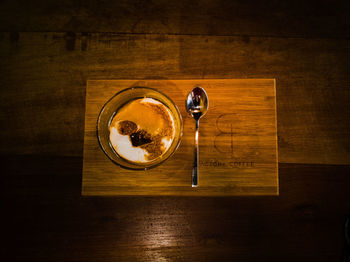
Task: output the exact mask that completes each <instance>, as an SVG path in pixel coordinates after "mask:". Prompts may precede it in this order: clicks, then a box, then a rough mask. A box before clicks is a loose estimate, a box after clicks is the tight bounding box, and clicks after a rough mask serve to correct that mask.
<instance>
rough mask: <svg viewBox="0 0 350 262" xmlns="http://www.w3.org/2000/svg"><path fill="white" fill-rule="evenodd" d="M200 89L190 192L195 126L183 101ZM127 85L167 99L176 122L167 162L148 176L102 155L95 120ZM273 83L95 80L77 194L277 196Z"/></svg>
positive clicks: (89, 85)
mask: <svg viewBox="0 0 350 262" xmlns="http://www.w3.org/2000/svg"><path fill="white" fill-rule="evenodd" d="M196 85H199V86H201V87H203V88H204V89H205V90H206V91H207V94H208V96H209V99H210V102H209V103H210V108H209V110H208V112H207V114H206V115H205V117H203V118H202V119H201V121H200V126H201V127H200V147H199V151H200V161H199V173H200V176H199V187H198V188H196V189H193V188H192V187H191V170H192V164H193V148H194V143H193V140H194V121H193V119H192V118H191V117H190V116H189V115H188V114H187V113H186V110H185V106H184V100H185V97H186V95H187V94H188V92H189V91H190V90H191V89H192V88H193V87H194V86H196ZM132 86H148V87H152V88H155V89H158V90H160V91H162V92H164V93H165V94H166V95H168V96H169V97H171V98H172V99H173V101H174V102H175V104H177V106H178V108H179V110H180V112H181V115H182V118H183V136H182V139H181V144H180V146H179V148H178V149H177V151H176V153H175V155H174V156H172V157H171V158H170V159H168V160H167V161H166V162H165V163H163V164H162V165H160V166H158V167H156V168H154V169H150V170H147V171H132V170H125V169H123V168H120V167H118V166H116V165H115V164H113V163H112V162H111V161H110V160H109V159H108V158H107V157H106V156H105V155H104V154H103V152H102V150H101V149H100V147H99V144H98V140H97V137H96V121H97V117H98V115H99V112H100V111H101V109H102V107H103V105H104V104H105V102H106V101H107V100H108V99H109V98H110V97H112V96H113V95H114V94H115V93H117V92H119V91H121V90H123V89H125V88H129V87H132ZM275 100H276V97H275V81H274V80H264V79H250V80H244V79H243V80H237V79H236V80H235V79H212V80H203V79H196V80H138V81H137V80H136V81H135V80H95V81H88V83H87V91H86V111H85V131H84V132H85V138H84V163H83V184H82V194H83V195H193V196H203V195H206V196H212V195H216V196H223V195H275V194H278V166H277V129H276V128H277V127H276V121H277V119H276V103H275Z"/></svg>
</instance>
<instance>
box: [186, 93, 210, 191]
mask: <svg viewBox="0 0 350 262" xmlns="http://www.w3.org/2000/svg"><path fill="white" fill-rule="evenodd" d="M208 108H209V98H208V95H207V93H206V92H205V90H204V89H203V88H202V87H199V86H196V87H194V88H193V89H192V90H191V92H189V94H188V96H187V100H186V110H187V112H188V113H189V114H190V115H191V116H192V117H193V118H194V120H195V121H196V132H195V137H194V141H195V147H194V162H193V168H192V187H197V186H198V163H199V148H198V146H199V142H198V140H199V119H200V118H201V117H202V116H204V115H205V114H206V113H207V111H208Z"/></svg>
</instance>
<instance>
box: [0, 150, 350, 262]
mask: <svg viewBox="0 0 350 262" xmlns="http://www.w3.org/2000/svg"><path fill="white" fill-rule="evenodd" d="M1 161H2V165H1V166H2V170H3V173H2V178H3V185H4V187H3V190H2V193H3V195H4V197H5V199H4V200H5V201H4V207H5V209H4V210H5V211H6V213H4V214H3V219H4V223H5V224H6V227H5V228H4V231H5V237H6V239H7V241H6V243H4V245H3V247H5V249H4V253H3V255H4V256H5V258H8V260H12V261H23V260H31V261H33V260H35V261H95V262H96V261H157V260H161V259H167V260H169V261H217V259H218V258H220V259H221V260H222V261H232V260H238V261H261V260H268V261H276V262H277V261H281V260H283V261H295V260H298V261H303V262H304V261H305V262H306V261H310V260H312V261H322V262H323V261H324V262H329V261H338V260H339V257H340V255H341V250H342V248H343V244H344V240H343V231H342V230H343V223H344V216H345V215H346V214H347V213H348V212H350V202H349V191H348V188H349V185H350V176H349V175H348V174H349V172H350V167H349V166H326V165H301V164H280V165H279V175H280V195H279V196H278V197H272V196H270V197H266V196H265V197H262V196H259V197H219V198H213V197H198V198H191V201H189V199H188V198H187V197H159V196H158V197H80V185H81V163H82V161H83V159H82V158H81V157H75V158H73V157H54V156H4V155H2V157H1Z"/></svg>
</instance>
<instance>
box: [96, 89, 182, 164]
mask: <svg viewBox="0 0 350 262" xmlns="http://www.w3.org/2000/svg"><path fill="white" fill-rule="evenodd" d="M133 89H139V90H141V89H146V90H150V91H154V92H157V93H159V94H160V95H162V96H164V97H165V98H166V99H167V100H168V101H169V102H170V103H171V104H172V105H173V106H174V108H175V110H176V114H177V115H178V116H179V121H180V132H179V138H178V141H177V144H176V145H175V147H174V149H173V150H172V152H171V153H170V154H169V155H168V156H167V157H166V158H164V159H161V160H160V161H159V162H158V163H155V164H152V161H150V162H147V163H145V164H135V162H133V161H130V160H128V159H125V158H124V157H122V156H120V155H119V154H118V153H117V152H116V151H115V150H114V148H113V147H111V144H110V141H108V143H109V146H110V147H111V150H112V151H113V152H114V153H115V154H116V155H117V156H118V157H119V158H120V159H122V160H123V161H126V162H127V163H129V164H130V165H134V166H135V167H130V166H125V165H123V164H121V163H118V162H117V161H116V160H114V159H113V158H112V157H111V156H110V155H109V154H108V152H107V150H106V149H105V148H104V145H103V144H102V141H101V138H100V135H99V123H100V120H101V116H102V114H103V112H104V110H105V109H106V107H107V105H108V104H109V103H110V102H111V101H112V100H113V99H114V98H115V97H116V96H118V95H120V94H122V93H125V92H128V91H131V90H133ZM162 103H163V102H162ZM163 104H164V103H163ZM165 106H166V107H168V106H167V105H165ZM169 109H170V108H169ZM170 110H171V109H170ZM171 111H172V110H171ZM182 135H183V120H182V115H181V113H180V110H179V108H178V107H177V105H176V104H175V102H174V101H173V100H172V99H171V98H170V97H169V96H168V95H166V94H164V93H163V92H161V91H159V90H158V89H155V88H152V87H147V86H132V87H128V88H125V89H122V90H120V91H118V92H117V93H115V94H114V95H113V96H112V97H111V98H109V99H108V100H107V101H106V102H105V103H104V105H103V106H102V108H101V110H100V112H99V114H98V117H97V122H96V136H97V140H98V144H99V145H100V147H101V149H102V151H103V153H104V154H105V155H106V156H107V157H108V158H109V159H110V160H111V161H112V162H113V163H114V164H116V165H118V166H120V167H122V168H125V169H128V170H135V171H144V170H148V169H151V168H154V167H157V166H159V165H160V164H162V163H163V162H164V161H166V160H167V159H169V158H170V157H171V156H172V155H173V154H174V153H175V152H176V150H177V149H178V147H179V146H180V143H181V138H182ZM168 150H169V149H168Z"/></svg>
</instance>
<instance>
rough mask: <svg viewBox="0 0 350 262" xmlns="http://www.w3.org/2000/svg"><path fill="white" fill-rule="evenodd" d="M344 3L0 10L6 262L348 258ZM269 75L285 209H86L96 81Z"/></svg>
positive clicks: (135, 203) (98, 202)
mask: <svg viewBox="0 0 350 262" xmlns="http://www.w3.org/2000/svg"><path fill="white" fill-rule="evenodd" d="M349 11H350V6H349V4H348V1H337V2H336V3H332V4H330V2H328V1H305V2H296V1H292V0H290V1H289V0H288V1H280V2H276V1H274V2H269V3H264V4H263V3H262V2H260V1H225V0H221V1H209V0H204V1H174V2H171V3H170V2H168V1H161V0H154V1H152V2H145V1H136V0H135V1H128V0H124V1H118V2H115V1H111V2H110V3H102V2H100V1H86V2H85V1H78V2H77V3H73V2H72V1H68V0H64V1H53V0H52V1H41V0H37V1H19V0H16V1H13V0H12V1H9V0H5V1H2V2H1V3H0V28H1V32H0V58H1V59H0V68H1V70H0V104H1V111H0V120H1V127H2V128H1V130H0V141H1V147H0V153H1V160H2V172H1V176H2V178H4V179H3V181H4V182H3V185H4V186H3V189H4V190H3V192H2V195H3V196H4V202H5V209H4V212H3V217H4V218H5V222H4V223H3V226H4V228H5V238H4V239H5V245H4V247H3V250H4V251H5V257H7V261H18V260H20V261H233V260H235V261H258V260H259V261H261V260H262V261H296V260H298V261H339V260H340V257H341V253H342V248H343V245H344V239H343V223H344V220H345V215H346V214H347V213H350V193H349V186H350V176H349V174H350V139H349V137H350V129H349V123H350V107H349V103H350V92H349V90H350V48H349V47H350V40H349V37H350V31H349V28H350V20H349V19H348V13H349ZM196 78H203V79H213V78H275V79H276V85H277V115H278V145H279V180H280V181H279V183H280V189H279V192H280V195H279V196H278V197H272V196H271V197H225V198H211V197H203V198H188V197H113V198H104V197H99V198H94V197H81V195H80V190H81V172H82V170H81V169H82V149H83V126H84V104H85V100H84V99H85V87H86V81H87V80H88V79H196Z"/></svg>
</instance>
